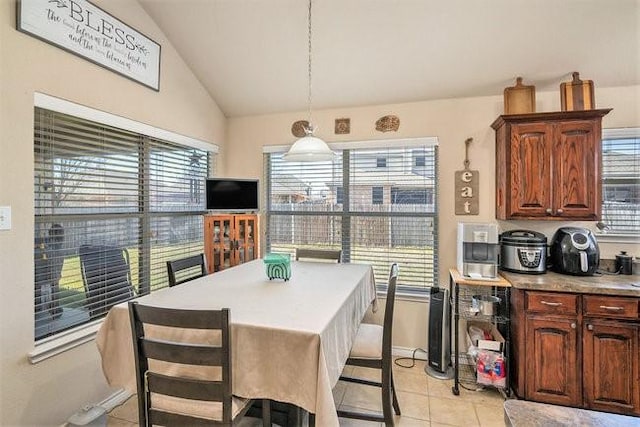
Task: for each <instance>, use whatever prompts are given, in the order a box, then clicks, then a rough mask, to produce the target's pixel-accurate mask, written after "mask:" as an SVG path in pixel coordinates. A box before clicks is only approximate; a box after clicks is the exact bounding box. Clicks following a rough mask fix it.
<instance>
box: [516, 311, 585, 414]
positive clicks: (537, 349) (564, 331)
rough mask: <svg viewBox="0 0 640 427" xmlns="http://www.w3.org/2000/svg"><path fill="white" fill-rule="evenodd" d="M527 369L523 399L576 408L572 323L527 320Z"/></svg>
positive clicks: (535, 317) (577, 385)
mask: <svg viewBox="0 0 640 427" xmlns="http://www.w3.org/2000/svg"><path fill="white" fill-rule="evenodd" d="M526 324H527V339H528V340H530V341H529V342H530V343H531V345H530V347H531V348H530V349H528V350H529V357H528V360H529V369H527V371H526V372H527V373H526V375H527V378H526V381H527V385H526V387H527V388H526V395H527V398H528V399H531V400H536V401H541V402H542V401H544V402H548V403H555V404H558V405H567V406H579V405H580V403H581V401H582V396H581V395H580V391H581V390H580V376H579V370H580V360H579V359H578V332H577V327H576V319H572V318H556V319H548V318H546V317H541V316H540V315H532V316H527V321H526Z"/></svg>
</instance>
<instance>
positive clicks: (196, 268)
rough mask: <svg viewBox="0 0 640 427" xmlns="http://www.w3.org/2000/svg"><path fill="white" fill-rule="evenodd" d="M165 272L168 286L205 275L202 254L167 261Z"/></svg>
mask: <svg viewBox="0 0 640 427" xmlns="http://www.w3.org/2000/svg"><path fill="white" fill-rule="evenodd" d="M167 274H168V276H169V286H170V287H171V286H176V285H180V284H182V283H185V282H188V281H189V280H193V279H197V278H198V277H203V276H206V275H207V272H206V269H205V264H204V254H198V255H193V256H190V257H186V258H182V259H176V260H173V261H167Z"/></svg>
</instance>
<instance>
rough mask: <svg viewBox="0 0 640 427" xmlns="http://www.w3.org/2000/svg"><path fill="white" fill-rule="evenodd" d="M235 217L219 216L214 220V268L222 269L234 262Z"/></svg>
mask: <svg viewBox="0 0 640 427" xmlns="http://www.w3.org/2000/svg"><path fill="white" fill-rule="evenodd" d="M232 220H233V218H232V217H231V216H229V217H218V218H215V219H213V220H212V223H213V224H212V235H211V239H212V249H213V260H212V261H213V264H212V265H213V270H212V271H214V272H215V271H220V270H224V269H225V268H229V267H231V266H232V265H234V264H233V257H232V255H233V245H234V241H233V221H232Z"/></svg>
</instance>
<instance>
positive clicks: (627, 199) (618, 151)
mask: <svg viewBox="0 0 640 427" xmlns="http://www.w3.org/2000/svg"><path fill="white" fill-rule="evenodd" d="M602 221H603V222H604V223H605V224H606V226H607V227H608V231H607V232H608V233H612V234H634V235H640V129H635V130H633V129H626V130H625V131H624V132H615V131H611V130H605V131H604V138H603V141H602Z"/></svg>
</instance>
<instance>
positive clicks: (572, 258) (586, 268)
mask: <svg viewBox="0 0 640 427" xmlns="http://www.w3.org/2000/svg"><path fill="white" fill-rule="evenodd" d="M550 262H551V268H552V269H553V270H554V271H556V272H558V273H562V274H572V275H575V276H592V275H593V274H594V273H595V272H596V270H597V269H598V264H600V250H599V248H598V243H597V242H596V238H595V236H594V235H593V233H592V232H591V231H589V230H587V229H585V228H578V227H561V228H559V229H558V231H556V233H555V234H554V235H553V239H552V243H551V249H550Z"/></svg>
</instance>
